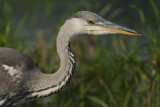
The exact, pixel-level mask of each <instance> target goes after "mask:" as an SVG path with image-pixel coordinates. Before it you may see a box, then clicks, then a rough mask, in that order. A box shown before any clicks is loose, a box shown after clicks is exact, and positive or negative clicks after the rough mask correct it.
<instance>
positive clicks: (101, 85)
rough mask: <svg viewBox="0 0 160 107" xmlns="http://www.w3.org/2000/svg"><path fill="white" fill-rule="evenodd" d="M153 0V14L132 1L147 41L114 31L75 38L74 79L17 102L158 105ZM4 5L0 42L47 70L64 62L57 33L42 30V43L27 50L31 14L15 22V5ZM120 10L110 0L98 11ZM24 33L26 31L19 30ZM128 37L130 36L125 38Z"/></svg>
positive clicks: (83, 106)
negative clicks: (59, 88) (48, 38)
mask: <svg viewBox="0 0 160 107" xmlns="http://www.w3.org/2000/svg"><path fill="white" fill-rule="evenodd" d="M148 3H149V5H150V10H152V11H151V12H150V13H149V16H148V14H147V15H146V11H144V10H143V8H140V6H139V5H137V4H130V7H131V8H133V10H134V11H136V12H137V13H136V15H137V16H139V18H138V19H140V20H137V21H136V23H138V24H137V25H138V26H139V27H137V28H135V29H138V28H139V32H141V33H142V37H144V38H146V39H147V41H146V43H144V44H140V45H139V44H138V42H141V41H139V38H141V37H126V36H121V37H117V36H114V35H113V36H112V37H111V36H108V37H107V39H106V37H105V36H102V37H94V36H92V35H90V36H89V37H86V36H84V37H80V38H76V39H74V40H72V42H71V46H72V50H73V51H74V53H75V55H76V57H77V67H76V72H75V74H74V76H73V78H72V80H71V82H70V83H69V84H68V85H67V86H66V87H65V89H63V90H62V91H61V92H59V93H58V94H56V95H53V96H50V97H46V98H43V99H38V100H34V101H29V102H27V103H25V104H21V105H17V107H22V106H23V107H33V106H34V107H54V106H56V107H97V106H98V107H159V106H160V102H159V101H160V84H159V81H160V36H159V33H160V31H159V29H160V28H159V24H160V19H159V17H160V16H159V10H160V9H159V7H158V6H157V4H156V2H154V1H153V0H148ZM45 5H46V16H47V17H48V18H49V17H50V14H51V12H50V8H51V6H50V1H46V3H45ZM47 5H49V7H47ZM1 9H2V10H3V11H2V13H1V16H0V21H1V25H0V46H4V47H10V48H14V49H18V50H20V51H22V52H24V53H26V54H27V55H28V56H30V57H31V58H32V59H33V60H34V62H35V63H36V65H37V66H38V67H39V68H40V69H41V70H42V71H43V72H45V73H53V72H55V71H56V70H57V69H58V67H59V58H58V56H57V53H56V51H55V50H56V46H55V40H56V36H53V38H52V41H50V42H51V43H50V44H49V43H48V41H46V40H45V36H44V32H43V31H39V33H38V41H37V44H36V45H34V46H30V47H32V48H27V50H25V47H26V46H27V44H25V43H24V39H23V38H21V37H22V36H23V33H21V30H22V28H23V26H25V20H26V18H27V16H24V17H23V18H22V19H21V21H20V22H19V23H18V25H17V26H16V27H14V28H12V27H11V15H12V14H11V13H12V7H11V6H10V5H9V4H8V3H6V4H4V5H3V7H1ZM76 9H77V8H76ZM71 11H74V9H73V10H71ZM109 13H111V14H109ZM113 13H114V14H113ZM121 13H123V10H122V9H121V8H119V9H117V10H115V11H113V9H112V3H110V4H109V3H108V4H107V5H106V6H104V8H102V10H100V12H99V14H100V15H101V16H105V15H106V14H107V15H108V18H109V19H112V20H114V19H116V17H117V16H118V15H120V14H121ZM146 16H147V17H146ZM65 19H66V18H65V16H64V17H61V19H60V23H61V24H62V23H63V22H64V20H65ZM59 27H60V25H58V27H57V28H56V31H57V32H58V30H59ZM19 34H20V35H22V36H21V37H20V36H17V35H19ZM55 35H56V34H55ZM125 38H130V39H127V41H126V39H125ZM104 39H105V40H106V42H104ZM128 40H129V42H128ZM75 41H76V42H75ZM28 45H29V44H28Z"/></svg>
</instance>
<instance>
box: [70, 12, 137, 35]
mask: <svg viewBox="0 0 160 107" xmlns="http://www.w3.org/2000/svg"><path fill="white" fill-rule="evenodd" d="M69 20H72V25H74V26H75V30H78V31H79V33H87V34H94V35H102V34H126V35H135V36H138V35H139V34H138V33H137V32H135V31H134V30H131V29H128V28H126V27H123V26H120V25H117V24H114V23H112V22H109V21H106V20H105V19H103V18H101V17H100V16H98V15H96V14H95V13H92V12H89V11H80V12H77V13H76V14H74V15H72V16H71V17H70V18H69Z"/></svg>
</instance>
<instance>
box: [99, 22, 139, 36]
mask: <svg viewBox="0 0 160 107" xmlns="http://www.w3.org/2000/svg"><path fill="white" fill-rule="evenodd" d="M97 24H98V25H100V26H103V30H105V31H107V32H109V33H111V34H125V35H134V36H140V34H138V33H137V32H136V31H134V30H132V29H128V28H126V27H123V26H119V25H116V24H114V23H111V22H108V21H106V22H104V23H102V22H99V23H97Z"/></svg>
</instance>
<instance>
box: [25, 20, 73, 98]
mask: <svg viewBox="0 0 160 107" xmlns="http://www.w3.org/2000/svg"><path fill="white" fill-rule="evenodd" d="M67 23H68V22H67V21H66V23H65V24H64V25H63V26H62V27H61V29H60V31H59V33H58V36H57V53H58V55H59V57H60V68H59V69H58V71H57V72H55V73H53V74H43V73H40V74H39V75H37V76H36V77H37V78H38V79H37V80H36V82H35V84H34V86H32V87H33V89H32V90H34V92H32V93H31V95H29V96H28V99H31V98H37V97H43V96H48V95H51V94H54V93H56V92H58V91H59V90H61V89H62V88H63V87H64V86H65V85H66V84H67V83H68V82H69V80H70V79H71V77H72V75H73V73H74V70H75V63H76V62H75V57H74V55H73V53H72V52H71V49H70V40H71V39H72V37H73V36H74V35H76V33H74V32H73V31H71V29H72V28H71V26H68V25H69V24H67ZM37 81H38V82H37ZM32 84H33V83H32ZM35 90H36V91H35Z"/></svg>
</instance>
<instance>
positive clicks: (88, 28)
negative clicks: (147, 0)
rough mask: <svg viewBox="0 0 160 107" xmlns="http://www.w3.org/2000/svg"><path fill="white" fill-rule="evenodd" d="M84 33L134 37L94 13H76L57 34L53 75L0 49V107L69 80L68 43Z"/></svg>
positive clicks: (51, 91)
mask: <svg viewBox="0 0 160 107" xmlns="http://www.w3.org/2000/svg"><path fill="white" fill-rule="evenodd" d="M85 33H87V34H94V35H101V34H111V33H121V34H128V35H138V34H137V33H136V32H135V31H134V30H131V29H128V28H125V27H122V26H119V25H116V24H114V23H111V22H109V21H106V20H104V19H103V18H101V17H100V16H98V15H96V14H95V13H92V12H88V11H80V12H78V13H76V14H74V15H72V16H71V17H70V18H68V19H67V20H66V21H65V23H64V25H63V26H62V27H61V29H60V31H59V33H58V36H57V53H58V55H59V57H60V68H59V69H58V71H57V72H55V73H53V74H44V73H42V72H41V71H40V70H39V69H38V68H36V66H35V64H34V63H33V61H32V60H31V59H30V58H29V57H27V56H26V55H24V54H23V53H21V52H19V51H16V50H14V49H9V48H0V106H10V105H12V104H17V103H21V102H24V101H26V100H28V99H34V98H39V97H44V96H48V95H51V94H54V93H56V92H58V91H59V90H61V89H62V88H63V87H64V86H65V85H66V84H67V83H68V82H69V80H70V79H71V77H72V75H73V73H74V69H75V64H76V62H75V57H74V55H73V53H72V52H71V49H70V46H69V45H70V41H71V39H72V38H73V37H74V36H76V35H79V34H85Z"/></svg>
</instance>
